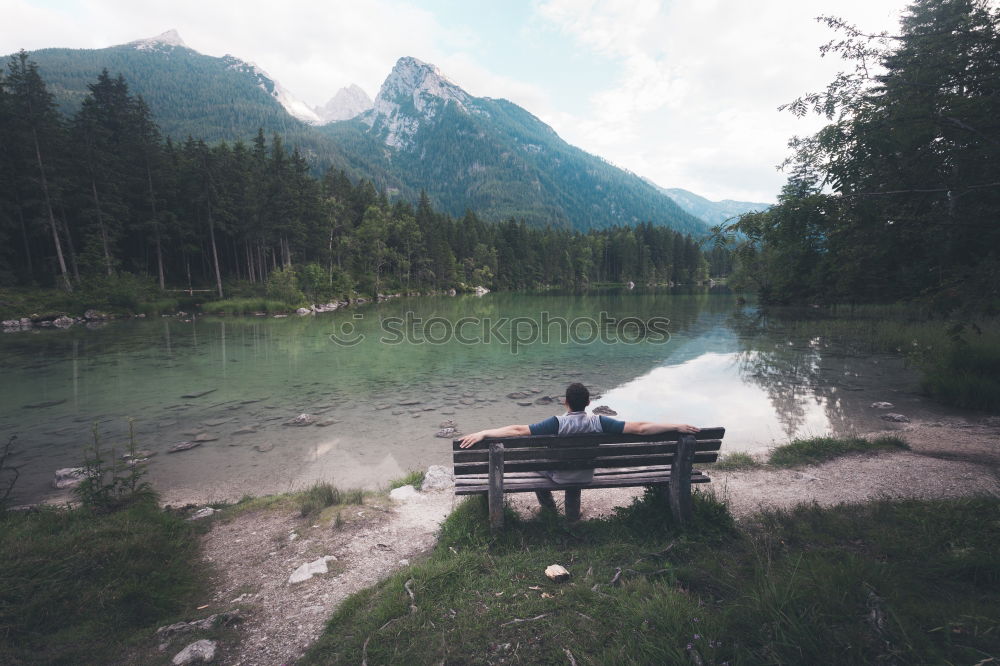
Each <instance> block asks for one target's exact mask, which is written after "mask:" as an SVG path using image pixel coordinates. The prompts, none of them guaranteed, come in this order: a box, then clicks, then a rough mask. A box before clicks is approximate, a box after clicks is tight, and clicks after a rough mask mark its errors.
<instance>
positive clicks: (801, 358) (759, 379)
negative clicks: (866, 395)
mask: <svg viewBox="0 0 1000 666" xmlns="http://www.w3.org/2000/svg"><path fill="white" fill-rule="evenodd" d="M730 325H731V326H732V327H733V330H734V331H736V333H737V338H738V340H739V345H740V351H739V352H737V357H736V363H737V368H738V370H739V372H740V377H741V378H742V379H743V381H745V382H748V383H753V384H756V385H758V386H760V387H761V388H762V389H763V390H764V391H765V392H766V393H767V395H768V399H769V400H770V402H771V405H772V406H773V407H774V410H775V412H776V413H777V417H778V420H779V422H780V423H781V425H782V428H783V429H784V431H785V436H786V437H788V438H789V439H792V438H794V437H795V436H796V435H799V434H803V433H801V429H802V427H803V425H805V422H806V416H807V410H806V405H807V404H808V402H807V401H809V400H812V401H813V402H815V404H816V405H818V406H820V407H822V408H823V410H824V411H825V413H826V416H827V419H828V420H829V422H830V427H831V429H832V430H834V431H846V430H850V429H851V428H850V424H849V423H848V420H847V415H846V412H845V410H844V405H843V401H842V392H841V390H839V389H838V387H837V386H834V383H833V381H832V378H833V377H832V375H831V373H832V372H834V371H835V370H834V368H831V367H830V366H831V359H830V358H827V354H828V353H829V352H830V350H829V344H828V343H826V342H824V341H822V340H821V339H819V338H813V339H809V340H803V339H796V338H793V337H791V336H789V335H787V334H786V333H785V332H784V330H783V327H782V325H781V322H780V320H775V319H773V318H771V317H768V316H767V315H766V314H764V313H757V312H751V313H746V312H738V313H736V314H734V315H733V316H732V318H731V319H730ZM835 365H838V366H839V365H841V364H836V363H835ZM839 371H841V372H843V370H839ZM848 372H849V371H848ZM841 388H843V387H841Z"/></svg>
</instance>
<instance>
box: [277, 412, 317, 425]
mask: <svg viewBox="0 0 1000 666" xmlns="http://www.w3.org/2000/svg"><path fill="white" fill-rule="evenodd" d="M315 422H316V417H315V416H313V415H312V414H299V415H298V416H296V417H295V418H294V419H292V420H291V421H285V423H284V425H287V426H307V425H312V424H313V423H315Z"/></svg>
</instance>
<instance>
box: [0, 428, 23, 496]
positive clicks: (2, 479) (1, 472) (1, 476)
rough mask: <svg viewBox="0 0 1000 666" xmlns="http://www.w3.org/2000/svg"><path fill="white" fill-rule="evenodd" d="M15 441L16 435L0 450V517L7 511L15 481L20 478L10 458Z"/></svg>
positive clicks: (13, 450)
mask: <svg viewBox="0 0 1000 666" xmlns="http://www.w3.org/2000/svg"><path fill="white" fill-rule="evenodd" d="M16 441H17V435H11V436H10V438H8V439H7V442H6V444H4V445H3V448H0V515H3V512H4V511H6V510H7V506H8V504H9V503H10V501H11V497H12V496H13V495H14V486H15V485H17V479H18V477H19V476H21V472H20V469H19V468H18V466H16V465H12V464H11V458H12V457H13V456H14V453H15V449H14V442H16Z"/></svg>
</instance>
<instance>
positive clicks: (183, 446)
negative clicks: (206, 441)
mask: <svg viewBox="0 0 1000 666" xmlns="http://www.w3.org/2000/svg"><path fill="white" fill-rule="evenodd" d="M196 446H201V442H177V443H176V444H174V445H173V446H171V447H170V448H169V449H167V453H178V452H180V451H187V450H189V449H193V448H195V447H196Z"/></svg>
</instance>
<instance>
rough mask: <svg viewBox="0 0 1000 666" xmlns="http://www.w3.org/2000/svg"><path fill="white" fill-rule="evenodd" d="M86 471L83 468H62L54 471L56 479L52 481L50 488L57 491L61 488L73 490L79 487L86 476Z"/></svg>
mask: <svg viewBox="0 0 1000 666" xmlns="http://www.w3.org/2000/svg"><path fill="white" fill-rule="evenodd" d="M86 473H87V470H86V469H84V468H83V467H63V468H62V469H57V470H56V478H55V479H53V480H52V486H53V487H54V488H57V489H59V490H62V489H63V488H73V487H74V486H78V485H80V482H81V481H83V479H84V477H85V476H86Z"/></svg>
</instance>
